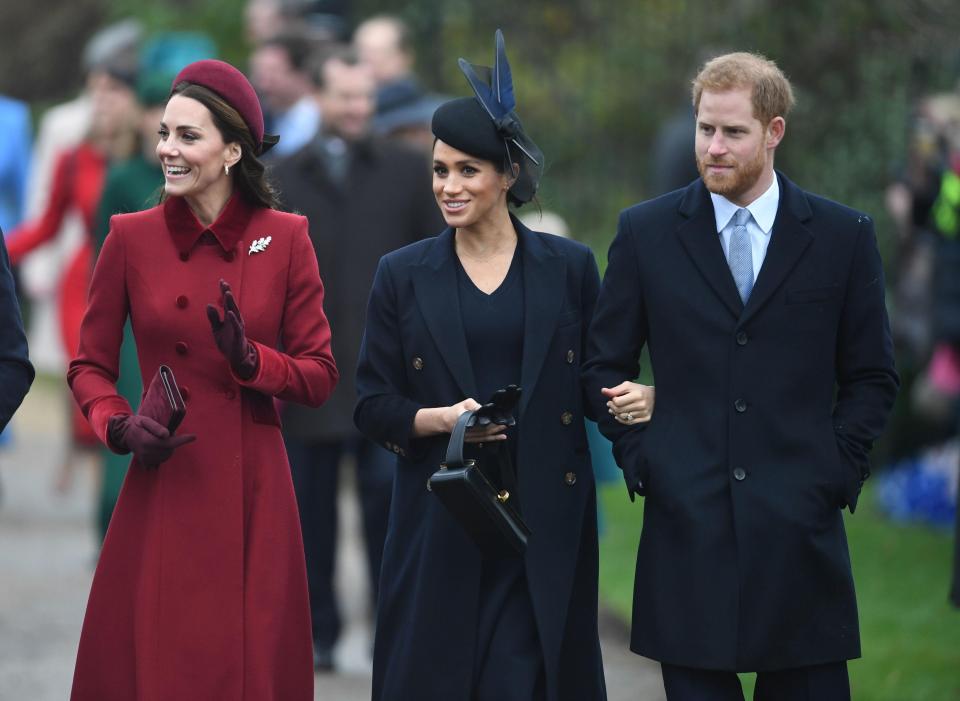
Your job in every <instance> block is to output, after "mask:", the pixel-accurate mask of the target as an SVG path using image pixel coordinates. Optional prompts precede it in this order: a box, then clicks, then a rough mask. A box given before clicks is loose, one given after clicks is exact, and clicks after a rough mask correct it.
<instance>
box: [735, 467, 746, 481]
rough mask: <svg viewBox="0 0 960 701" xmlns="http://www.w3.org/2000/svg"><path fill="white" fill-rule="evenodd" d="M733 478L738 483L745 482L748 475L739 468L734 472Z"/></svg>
mask: <svg viewBox="0 0 960 701" xmlns="http://www.w3.org/2000/svg"><path fill="white" fill-rule="evenodd" d="M733 478H734V479H735V480H737V482H743V480H745V479H746V478H747V473H746V471H745V470H744V469H743V468H742V467H738V468H736V469H735V470H734V471H733Z"/></svg>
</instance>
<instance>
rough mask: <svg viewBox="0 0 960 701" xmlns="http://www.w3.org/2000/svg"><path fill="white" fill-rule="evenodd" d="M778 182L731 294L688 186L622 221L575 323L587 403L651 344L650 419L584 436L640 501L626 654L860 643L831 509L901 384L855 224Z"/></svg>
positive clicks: (785, 659)
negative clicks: (750, 260)
mask: <svg viewBox="0 0 960 701" xmlns="http://www.w3.org/2000/svg"><path fill="white" fill-rule="evenodd" d="M778 177H779V183H780V203H779V208H778V211H777V215H776V219H775V221H774V224H773V230H772V232H771V237H772V238H771V240H770V245H769V248H768V249H767V254H766V258H765V259H764V262H763V266H762V267H761V269H760V272H759V275H758V277H757V281H756V284H755V286H754V288H753V292H752V294H751V296H750V297H749V299H748V301H747V304H746V306H744V304H743V303H742V302H741V301H740V296H739V295H738V293H737V289H736V286H735V285H734V282H733V276H732V275H731V273H730V268H729V267H728V265H727V262H726V259H725V258H724V254H723V249H722V247H721V244H720V236H719V235H718V233H717V228H716V220H715V216H714V210H713V203H712V201H711V199H710V196H709V193H708V191H707V189H706V187H705V186H704V184H703V182H702V180H699V179H698V180H696V181H694V182H693V183H692V184H691V185H690V186H688V187H687V188H685V189H682V190H677V191H676V192H672V193H669V194H667V195H664V196H663V197H660V198H657V199H655V200H651V201H649V202H645V203H643V204H640V205H637V206H635V207H632V208H630V209H628V210H626V211H624V212H623V213H622V214H621V217H620V223H619V231H618V233H617V237H616V239H615V240H614V242H613V244H612V246H611V248H610V254H609V265H608V268H607V272H606V276H605V278H604V283H603V288H602V291H601V293H600V297H599V301H598V305H597V310H596V314H595V316H594V319H593V325H592V327H591V330H590V344H589V350H588V357H587V361H586V364H585V367H584V378H585V381H586V384H587V389H588V397H589V398H590V401H591V403H593V402H596V405H597V406H598V407H599V406H602V405H603V402H604V399H603V397H602V396H601V394H600V388H601V387H604V386H606V387H611V386H613V385H615V384H617V383H618V382H620V381H622V380H624V379H628V378H632V377H635V376H636V374H637V369H638V362H637V359H638V357H639V355H640V350H641V348H642V347H643V346H644V345H645V344H646V345H647V346H648V348H649V351H650V360H651V363H652V367H653V372H654V379H655V381H656V386H657V406H656V410H655V411H654V414H653V420H652V421H651V422H650V423H649V424H648V425H647V426H646V427H645V428H642V429H638V428H628V427H622V426H620V425H618V424H616V423H615V422H613V421H611V420H609V417H607V416H606V415H604V414H602V415H601V417H602V421H601V429H602V430H603V431H604V432H605V433H606V434H607V435H608V437H610V438H611V439H612V440H613V441H614V452H615V455H616V457H617V460H618V463H619V464H620V466H621V467H622V468H623V470H624V474H625V476H626V478H627V483H628V487H630V488H631V490H633V488H634V487H635V486H636V485H637V482H638V480H639V481H641V482H642V484H643V488H642V490H641V493H643V494H645V500H646V501H645V505H644V514H643V531H642V534H641V537H640V547H639V551H638V557H637V571H636V584H635V588H634V602H633V633H632V641H631V647H632V649H633V650H634V651H635V652H638V653H640V654H642V655H646V656H647V657H651V658H653V659H656V660H660V661H662V662H666V663H670V664H674V665H681V666H688V667H699V668H707V669H721V670H756V671H766V670H776V669H784V668H792V667H802V666H806V665H815V664H819V663H825V662H830V661H838V660H845V659H850V658H854V657H858V656H859V655H860V639H859V631H858V622H857V607H856V600H855V597H854V590H853V579H852V576H851V571H850V556H849V554H848V551H847V541H846V535H845V533H844V527H843V519H842V517H841V509H842V508H843V507H844V506H849V507H850V510H851V511H852V510H853V508H854V507H855V505H856V499H857V495H858V493H859V491H860V486H861V485H862V483H863V480H864V479H866V477H867V475H868V474H869V464H868V459H867V458H868V453H869V450H870V447H871V444H872V442H873V440H874V439H875V438H876V437H877V436H878V435H879V434H880V432H881V431H882V429H883V426H884V423H885V421H886V419H887V416H888V414H889V411H890V408H891V406H892V404H893V400H894V397H895V395H896V391H897V387H898V378H897V374H896V372H895V371H894V364H893V345H892V342H891V338H890V329H889V324H888V322H887V314H886V309H885V307H884V282H883V271H882V267H881V263H880V256H879V253H878V251H877V245H876V240H875V236H874V229H873V222H872V221H871V220H870V218H868V217H867V216H865V215H863V214H861V213H859V212H856V211H854V210H852V209H849V208H847V207H844V206H841V205H839V204H836V203H833V202H830V201H828V200H826V199H823V198H822V197H817V196H815V195H811V194H809V193H806V192H804V191H802V190H801V189H800V188H798V187H797V186H796V185H794V184H793V183H791V182H790V181H789V180H787V179H786V178H785V177H783V176H782V175H780V174H778ZM631 494H632V491H631Z"/></svg>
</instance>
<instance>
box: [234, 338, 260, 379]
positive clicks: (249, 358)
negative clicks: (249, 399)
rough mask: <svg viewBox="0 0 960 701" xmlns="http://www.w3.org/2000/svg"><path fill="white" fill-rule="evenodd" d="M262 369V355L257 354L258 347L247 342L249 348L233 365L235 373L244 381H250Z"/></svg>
mask: <svg viewBox="0 0 960 701" xmlns="http://www.w3.org/2000/svg"><path fill="white" fill-rule="evenodd" d="M259 367H260V354H259V353H257V347H256V346H255V345H253V344H252V343H250V342H249V341H247V347H246V350H245V352H244V353H243V355H242V356H241V357H240V358H238V359H237V360H236V361H235V362H234V363H233V371H234V372H235V373H237V376H238V377H239V378H240V379H242V380H249V379H250V378H251V377H253V376H254V375H256V374H257V369H258V368H259Z"/></svg>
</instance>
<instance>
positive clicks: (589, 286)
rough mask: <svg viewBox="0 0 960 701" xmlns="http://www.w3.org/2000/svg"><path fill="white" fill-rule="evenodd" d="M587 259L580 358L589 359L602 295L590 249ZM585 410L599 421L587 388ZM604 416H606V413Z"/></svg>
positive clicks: (584, 393)
mask: <svg viewBox="0 0 960 701" xmlns="http://www.w3.org/2000/svg"><path fill="white" fill-rule="evenodd" d="M586 258H587V260H586V264H585V265H584V270H583V279H582V281H581V285H580V319H581V330H580V334H581V336H580V358H586V357H587V343H588V339H589V337H590V336H589V331H590V323H591V321H592V320H593V312H594V310H595V309H596V306H597V295H598V294H599V293H600V272H599V271H598V270H597V261H596V259H595V258H594V257H593V251H590V250H589V249H588V250H587V256H586ZM583 409H584V413H585V414H586V416H587V418H588V419H591V420H593V421H596V420H597V416H599V415H598V414H597V410H598V409H597V405H596V403H595V402H591V401H590V398H589V397H588V396H587V390H586V386H584V387H583ZM603 414H606V411H604V412H603Z"/></svg>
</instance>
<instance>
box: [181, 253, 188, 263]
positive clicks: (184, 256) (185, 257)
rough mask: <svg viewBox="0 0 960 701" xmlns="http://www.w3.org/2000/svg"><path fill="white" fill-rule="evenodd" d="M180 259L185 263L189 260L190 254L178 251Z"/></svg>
mask: <svg viewBox="0 0 960 701" xmlns="http://www.w3.org/2000/svg"><path fill="white" fill-rule="evenodd" d="M180 260H182V261H183V262H184V263H186V262H187V261H188V260H190V254H189V253H188V252H187V251H180Z"/></svg>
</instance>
